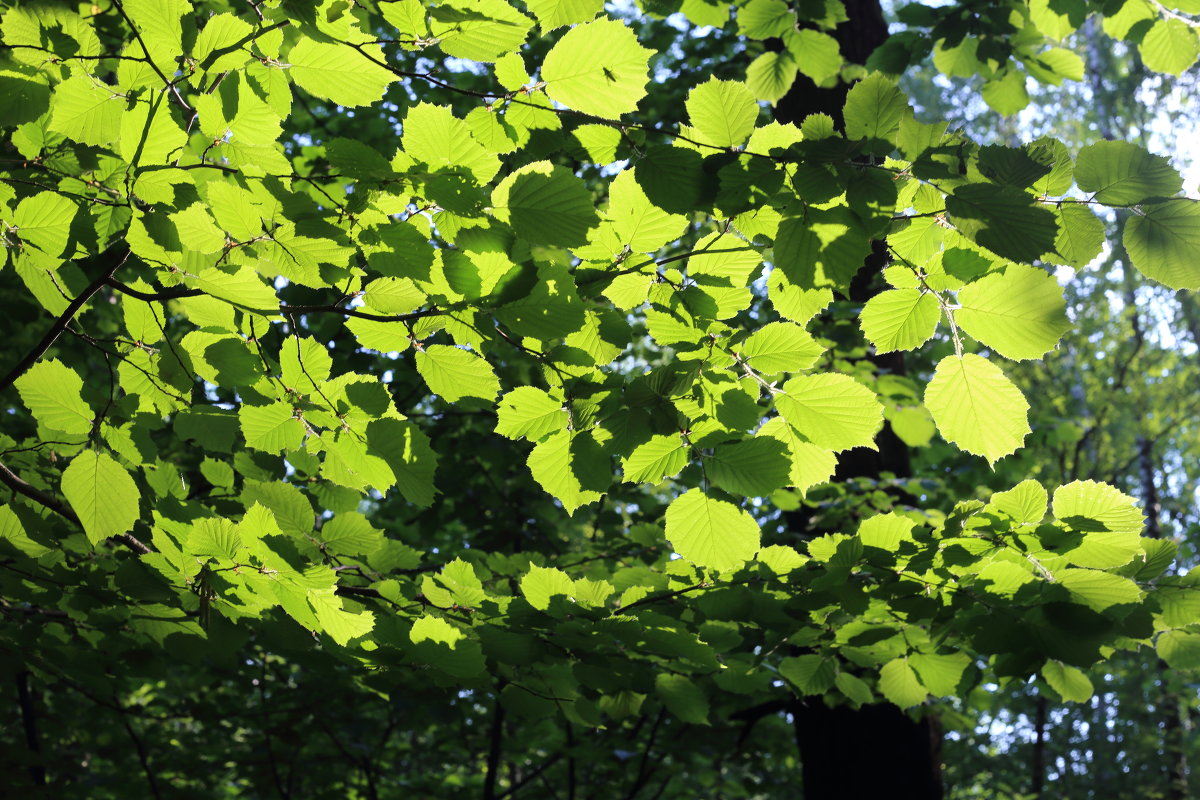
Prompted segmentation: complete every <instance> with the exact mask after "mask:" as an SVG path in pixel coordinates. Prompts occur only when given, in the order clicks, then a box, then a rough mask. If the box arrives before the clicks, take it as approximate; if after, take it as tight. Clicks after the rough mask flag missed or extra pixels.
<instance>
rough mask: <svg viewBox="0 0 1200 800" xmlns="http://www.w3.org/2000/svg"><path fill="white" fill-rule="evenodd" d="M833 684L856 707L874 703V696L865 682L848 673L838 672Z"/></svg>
mask: <svg viewBox="0 0 1200 800" xmlns="http://www.w3.org/2000/svg"><path fill="white" fill-rule="evenodd" d="M833 682H834V685H835V686H837V688H838V691H839V692H841V693H842V694H844V695H846V698H847V699H848V700H850V701H851V702H852V703H854V705H855V706H856V707H857V706H864V705H867V704H868V703H872V702H874V701H875V695H874V693H873V692H872V691H871V687H870V686H868V685H867V683H866V681H864V680H863V679H862V678H858V677H855V676H854V675H851V674H850V673H849V672H839V673H838V674H837V677H835V678H834V679H833Z"/></svg>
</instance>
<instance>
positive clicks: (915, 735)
mask: <svg viewBox="0 0 1200 800" xmlns="http://www.w3.org/2000/svg"><path fill="white" fill-rule="evenodd" d="M793 713H794V714H795V720H796V722H795V729H796V744H797V746H798V747H799V748H800V758H801V762H800V764H801V772H802V775H803V779H804V798H805V800H825V799H826V798H839V800H877V799H878V798H888V800H934V798H941V797H942V796H943V792H942V776H941V760H940V758H939V757H938V756H939V752H940V750H941V742H942V732H941V729H940V727H939V726H938V724H937V720H936V718H935V717H926V718H925V719H923V720H921V721H920V722H913V721H912V720H911V719H910V718H909V717H908V715H907V714H905V713H904V712H903V711H901V710H900V709H898V708H896V707H895V706H892V705H872V706H863V707H862V708H858V709H853V708H850V707H849V706H838V707H836V708H830V707H828V706H826V705H825V704H824V703H823V702H821V700H820V699H819V698H815V699H809V700H807V701H804V702H799V703H796V704H795V710H794V712H793Z"/></svg>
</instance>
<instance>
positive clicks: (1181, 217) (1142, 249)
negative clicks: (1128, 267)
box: [1123, 199, 1200, 291]
mask: <svg viewBox="0 0 1200 800" xmlns="http://www.w3.org/2000/svg"><path fill="white" fill-rule="evenodd" d="M1123 242H1124V245H1125V249H1126V250H1127V251H1128V252H1129V258H1130V260H1131V261H1133V265H1134V266H1135V267H1137V268H1138V271H1139V272H1141V273H1142V274H1143V275H1145V276H1146V277H1148V278H1153V279H1154V280H1156V281H1158V282H1159V283H1161V284H1163V285H1164V286H1169V287H1170V288H1172V289H1188V290H1192V291H1195V290H1197V289H1200V202H1197V201H1195V200H1184V199H1178V200H1167V201H1165V202H1162V203H1152V204H1148V205H1145V206H1143V207H1142V209H1141V213H1135V215H1134V216H1133V217H1132V218H1131V219H1130V220H1129V221H1128V222H1127V223H1126V224H1125V236H1124V238H1123Z"/></svg>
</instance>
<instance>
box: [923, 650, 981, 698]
mask: <svg viewBox="0 0 1200 800" xmlns="http://www.w3.org/2000/svg"><path fill="white" fill-rule="evenodd" d="M908 663H909V664H910V665H911V666H912V668H913V669H914V670H916V673H917V676H918V677H919V678H920V680H921V683H922V684H923V685H924V686H925V688H927V689H928V690H929V693H930V694H932V695H935V696H937V697H953V696H954V695H956V694H958V684H959V682H960V681H961V680H962V676H963V672H965V671H966V669H967V667H969V666H970V665H971V657H970V656H968V655H967V654H966V653H947V654H938V653H913V654H912V655H910V656H909V657H908Z"/></svg>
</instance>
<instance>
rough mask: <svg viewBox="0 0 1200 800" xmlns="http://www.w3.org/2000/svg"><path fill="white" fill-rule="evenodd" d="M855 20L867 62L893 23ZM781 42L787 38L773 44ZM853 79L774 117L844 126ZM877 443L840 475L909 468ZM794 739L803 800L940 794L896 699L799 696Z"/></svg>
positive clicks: (897, 362) (870, 289) (868, 276)
mask: <svg viewBox="0 0 1200 800" xmlns="http://www.w3.org/2000/svg"><path fill="white" fill-rule="evenodd" d="M845 5H846V12H847V15H848V16H849V20H848V21H847V22H845V23H843V24H842V25H840V26H838V28H837V30H836V31H835V34H834V35H835V38H837V40H838V42H839V44H840V45H841V50H842V55H843V56H844V57H845V58H846V59H847V60H849V61H853V62H856V63H859V64H861V63H865V62H866V60H867V57H868V56H870V55H871V53H872V52H874V50H875V49H876V48H877V47H879V46H880V45H881V44H883V42H884V41H885V40H886V39H887V36H888V30H887V23H886V22H885V21H884V17H883V11H882V9H881V7H880V5H879V2H878V0H847V2H846V4H845ZM768 46H774V47H777V48H778V47H780V46H781V43H779V42H775V43H768ZM849 88H850V87H849V86H848V85H846V84H843V83H839V84H838V85H836V86H834V87H831V88H821V87H818V86H816V85H815V84H814V83H813V82H812V81H811V80H809V79H808V78H806V77H804V76H803V75H800V76H798V77H797V80H796V82H795V83H794V84H793V85H792V88H791V89H790V90H789V91H788V93H787V94H786V95H785V96H784V97H783V98H782V99H781V100H780V101H779V102H778V103H777V104H776V106H775V118H776V119H777V120H778V121H780V122H792V123H796V124H799V123H800V122H802V121H803V120H804V118H805V117H807V116H808V115H810V114H817V113H821V114H827V115H829V116H830V117H832V118H833V120H834V123H835V124H836V125H837V126H838V127H839V128H840V127H841V126H842V107H843V105H844V104H845V102H846V94H847V92H848V91H849ZM886 265H887V251H886V249H885V248H884V246H883V243H882V242H876V243H875V246H874V247H873V249H872V252H871V255H870V256H868V258H867V260H866V262H865V263H864V264H863V267H862V269H861V270H859V273H858V275H857V276H855V278H854V280H853V281H852V283H851V286H850V291H849V299H851V300H853V301H855V302H860V303H865V302H866V301H867V300H869V299H870V298H871V297H873V296H874V295H875V294H877V293H878V292H879V291H880V288H881V275H882V272H883V268H884V267H885V266H886ZM872 360H873V361H874V363H875V364H876V366H877V367H878V368H879V369H880V370H881V371H883V372H890V373H892V374H900V375H902V374H904V373H905V368H904V358H903V355H902V354H900V353H893V354H887V355H884V356H877V357H875V358H873V359H872ZM877 445H878V447H879V449H878V450H877V451H876V450H868V449H867V448H862V447H860V448H855V449H854V450H851V451H849V452H846V453H843V454H842V455H841V456H840V457H839V463H838V472H837V476H836V479H837V480H845V479H848V478H855V477H876V478H877V477H879V476H880V475H881V473H883V472H891V473H893V474H895V475H898V476H906V475H909V474H911V467H910V464H909V458H908V449H907V448H906V447H905V445H904V443H903V442H901V441H900V439H899V438H897V437H896V435H895V434H894V433H892V431H891V429H890V427H887V426H885V428H884V430H883V432H882V433H881V434H880V436H879V438H878V440H877ZM788 524H789V527H791V528H792V529H793V530H795V531H796V532H798V533H802V532H804V528H805V527H806V520H805V518H804V517H803V516H802V515H796V516H791V515H789V518H788ZM791 710H792V713H793V718H794V727H795V732H796V745H797V747H798V748H799V751H800V763H801V770H802V775H803V782H804V798H805V800H860V799H861V800H876V799H877V798H884V797H886V798H890V800H939V799H940V798H941V797H942V796H943V789H942V778H941V758H940V752H941V741H942V735H941V730H940V728H939V726H938V724H937V720H936V718H935V717H926V718H925V719H923V720H921V721H920V722H917V721H914V720H913V719H911V718H910V717H909V716H908V715H907V714H905V713H904V712H902V711H900V710H899V709H898V708H896V707H895V706H891V705H872V706H865V707H862V708H858V709H854V708H850V707H849V706H839V707H836V708H830V707H828V706H826V705H825V704H824V703H823V702H822V701H821V700H820V699H819V698H813V699H808V700H805V701H798V702H796V703H794V704H792V707H791Z"/></svg>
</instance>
